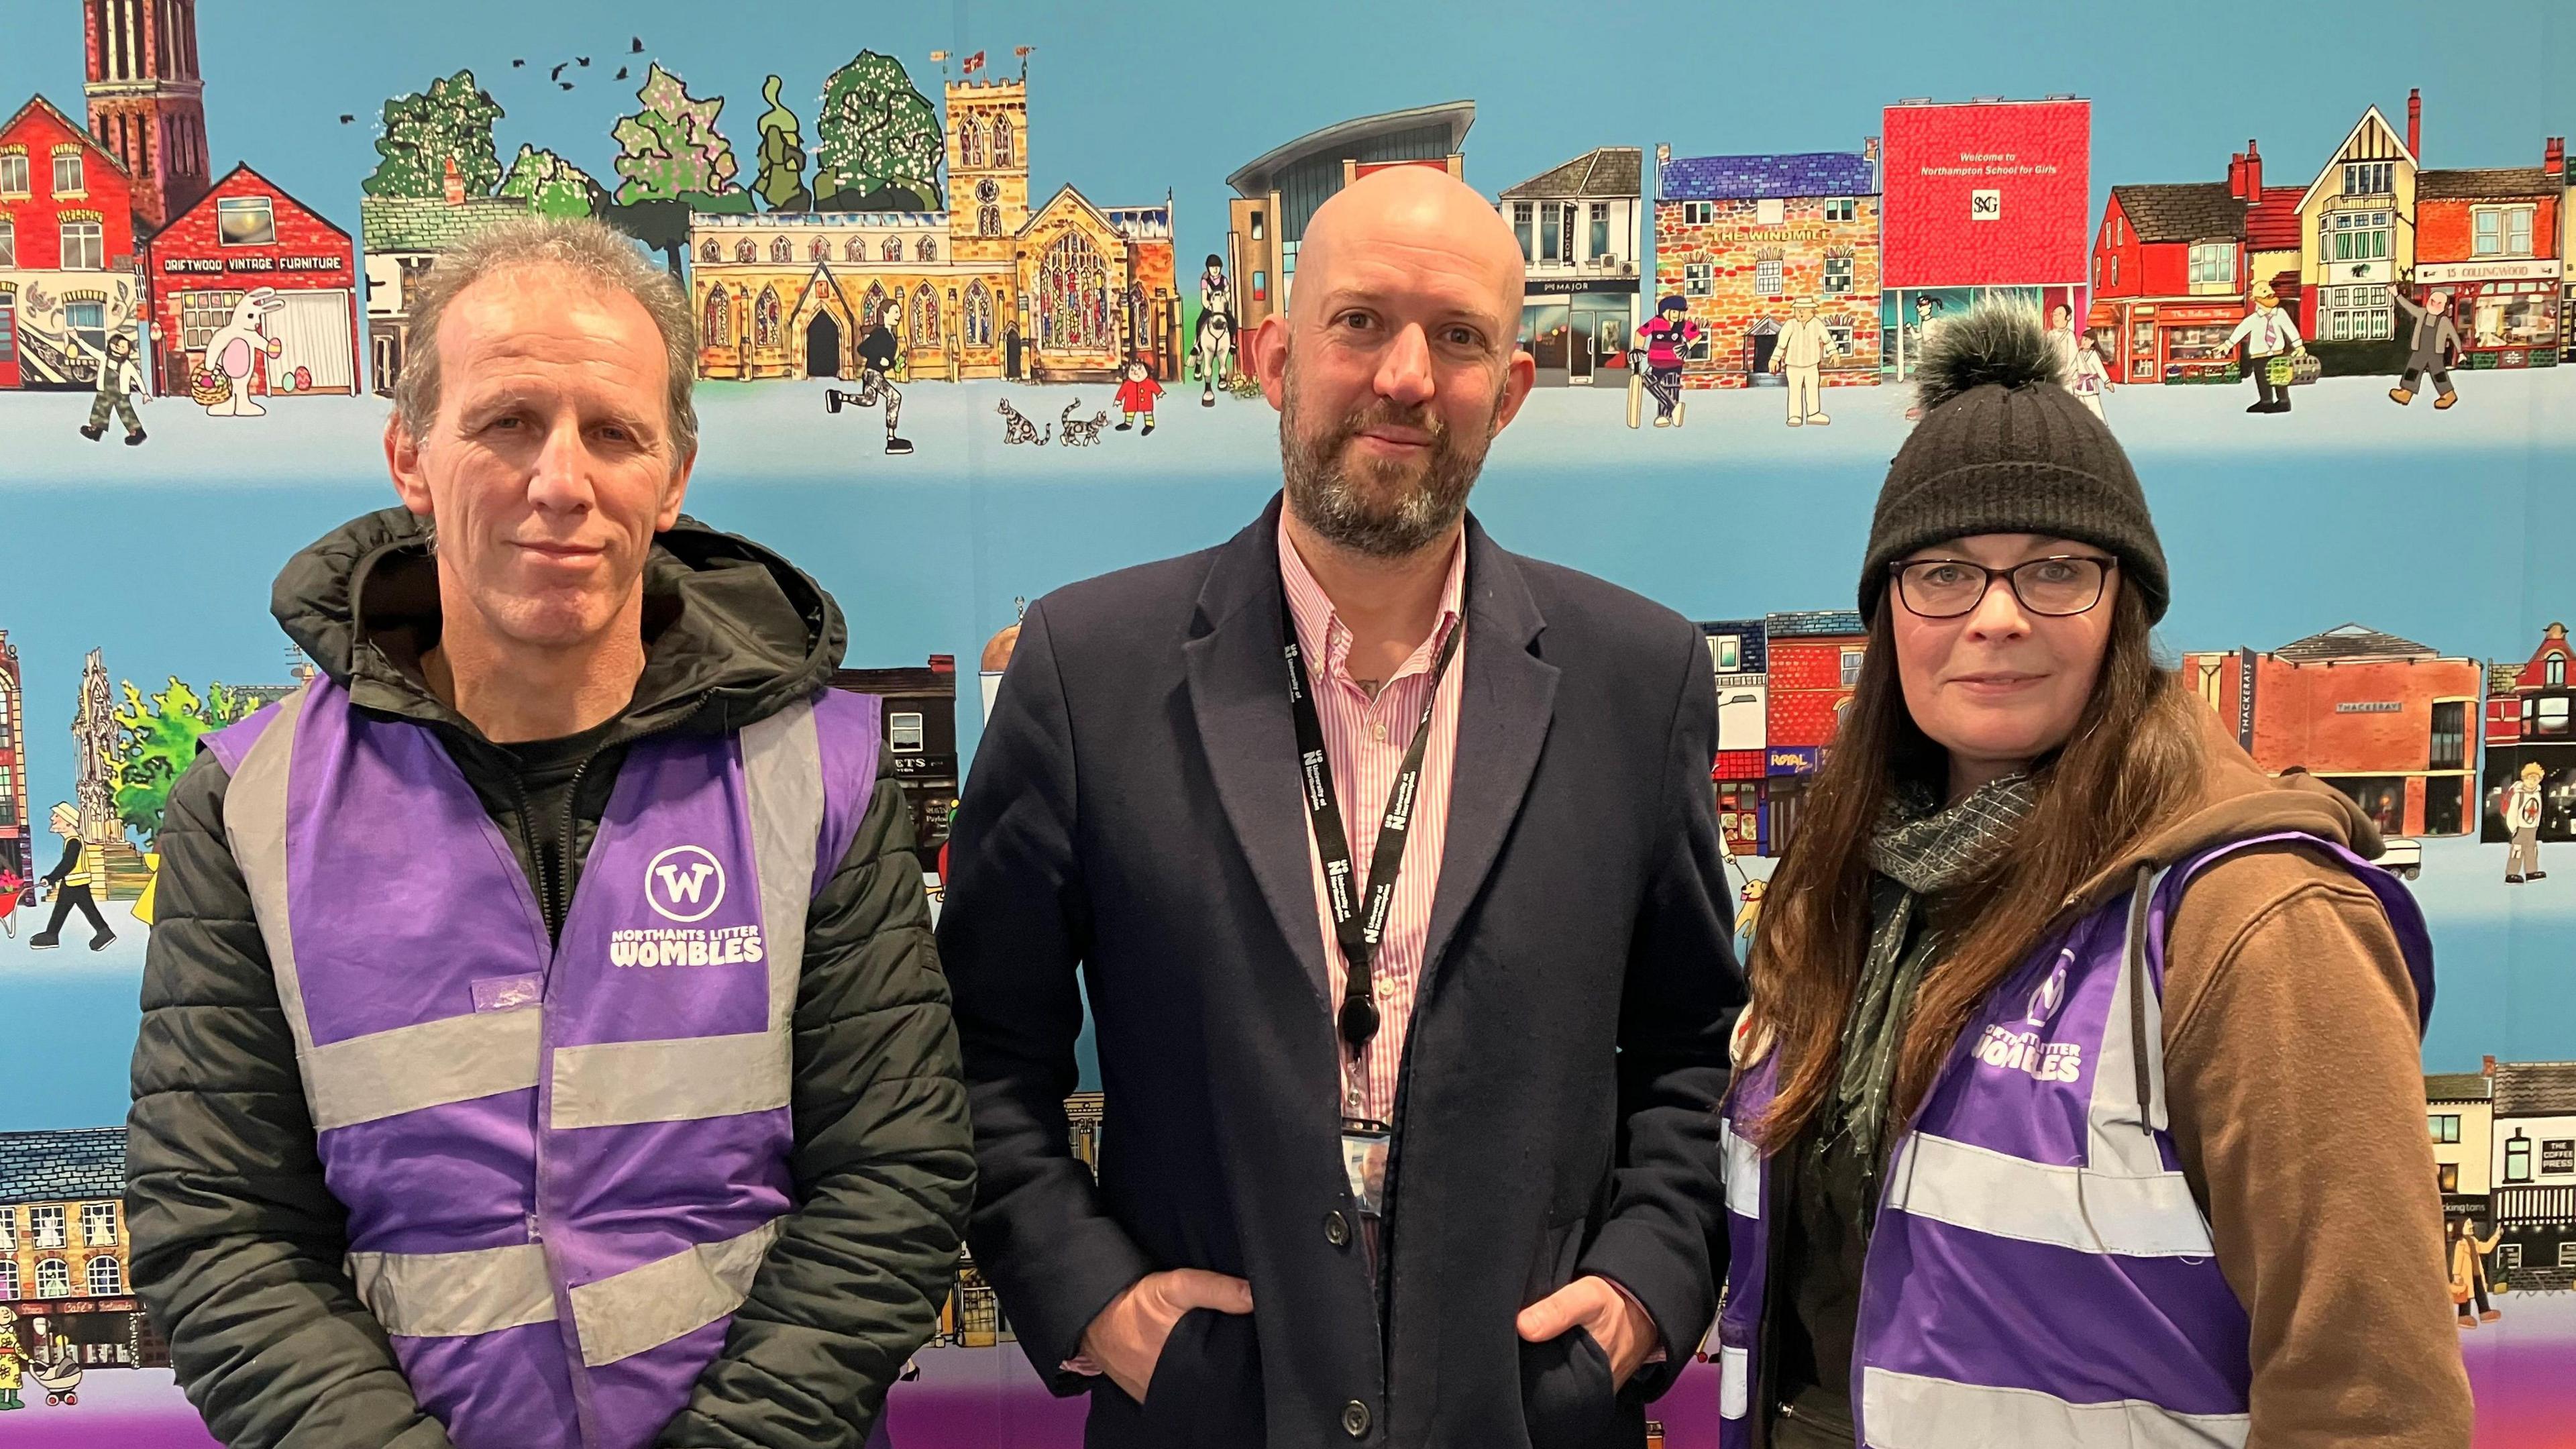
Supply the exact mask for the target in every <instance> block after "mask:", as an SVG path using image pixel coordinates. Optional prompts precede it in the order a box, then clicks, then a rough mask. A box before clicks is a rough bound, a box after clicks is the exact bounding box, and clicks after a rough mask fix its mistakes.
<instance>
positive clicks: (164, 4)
mask: <svg viewBox="0 0 2576 1449" xmlns="http://www.w3.org/2000/svg"><path fill="white" fill-rule="evenodd" d="M81 17H82V35H83V39H84V41H85V43H86V47H87V49H88V52H89V56H88V59H89V79H88V83H87V84H86V85H84V86H82V87H81V90H82V92H83V94H84V95H85V96H86V97H87V98H88V100H89V129H90V134H91V135H93V136H96V137H97V138H98V139H99V142H100V144H102V145H104V146H106V147H107V148H108V149H109V150H110V151H113V152H115V153H116V159H117V160H118V161H119V162H120V163H122V164H123V165H124V167H125V169H126V172H127V173H128V174H129V175H131V176H132V177H133V178H134V214H135V216H136V217H137V218H138V219H139V220H140V222H141V223H142V229H143V230H144V231H145V232H146V233H150V232H154V231H158V230H160V229H161V228H162V227H163V226H166V225H168V224H169V221H170V218H172V217H174V216H177V215H178V214H179V213H180V212H181V211H183V210H185V209H186V208H187V206H188V205H189V204H190V203H191V202H194V201H195V200H196V199H197V198H198V197H200V196H202V195H204V194H205V191H206V176H207V174H208V172H209V169H210V168H209V167H208V166H207V164H206V105H205V82H204V81H203V80H202V79H200V78H199V77H198V74H197V0H81Z"/></svg>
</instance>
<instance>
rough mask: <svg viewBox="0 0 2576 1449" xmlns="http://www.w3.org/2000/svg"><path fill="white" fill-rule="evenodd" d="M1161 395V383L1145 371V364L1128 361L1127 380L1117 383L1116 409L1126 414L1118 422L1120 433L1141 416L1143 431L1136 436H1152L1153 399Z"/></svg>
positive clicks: (1134, 424) (1130, 426)
mask: <svg viewBox="0 0 2576 1449" xmlns="http://www.w3.org/2000/svg"><path fill="white" fill-rule="evenodd" d="M1162 395H1163V385H1162V384H1161V383H1159V382H1156V381H1155V380H1154V379H1153V377H1152V375H1151V374H1149V373H1148V372H1146V370H1145V364H1144V363H1142V362H1133V361H1131V362H1129V363H1128V364H1127V380H1126V381H1125V382H1122V383H1120V384H1118V410H1119V411H1120V412H1122V413H1124V414H1126V419H1125V421H1123V422H1121V423H1119V424H1118V431H1119V432H1122V433H1123V432H1125V431H1127V430H1128V429H1129V428H1132V427H1134V426H1136V420H1137V419H1138V418H1143V419H1144V420H1145V431H1143V432H1141V433H1139V434H1137V436H1138V437H1141V438H1150V437H1152V436H1154V399H1156V398H1158V397H1161V396H1162Z"/></svg>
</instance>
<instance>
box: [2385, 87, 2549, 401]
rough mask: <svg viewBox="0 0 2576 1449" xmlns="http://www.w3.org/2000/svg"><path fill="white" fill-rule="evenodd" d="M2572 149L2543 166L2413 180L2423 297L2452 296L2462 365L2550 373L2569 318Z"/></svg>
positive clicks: (2545, 152) (2435, 173)
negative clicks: (2565, 283)
mask: <svg viewBox="0 0 2576 1449" xmlns="http://www.w3.org/2000/svg"><path fill="white" fill-rule="evenodd" d="M2566 198H2567V143H2566V141H2565V139H2564V138H2561V137H2556V136H2553V137H2551V138H2549V140H2548V142H2547V144H2546V145H2545V146H2544V147H2543V148H2542V151H2541V162H2540V164H2539V165H2537V166H2497V167H2480V168H2474V169H2468V170H2430V169H2428V170H2425V171H2421V172H2418V173H2417V174H2416V178H2415V275H2414V278H2413V280H2414V283H2415V286H2416V289H2417V291H2418V292H2422V291H2427V290H2430V289H2432V288H2436V287H2439V288H2442V289H2445V290H2447V291H2449V292H2450V293H2451V300H2452V308H2451V312H2452V315H2453V316H2454V317H2456V318H2458V319H2459V328H2460V340H2461V342H2462V344H2463V345H2464V346H2465V347H2466V349H2467V353H2468V355H2467V356H2466V357H2465V358H2463V359H2462V360H2461V365H2462V366H2464V367H2549V366H2553V365H2555V364H2556V363H2557V361H2558V349H2559V344H2560V339H2561V337H2562V336H2563V335H2564V333H2565V326H2566V324H2565V320H2564V319H2563V318H2562V317H2561V316H2560V315H2559V313H2560V293H2559V289H2560V284H2561V282H2562V280H2563V278H2564V273H2565V271H2566V263H2565V260H2564V256H2563V252H2564V238H2563V231H2564V228H2565V225H2566V219H2565V217H2564V216H2563V215H2562V212H2563V210H2564V208H2565V205H2566Z"/></svg>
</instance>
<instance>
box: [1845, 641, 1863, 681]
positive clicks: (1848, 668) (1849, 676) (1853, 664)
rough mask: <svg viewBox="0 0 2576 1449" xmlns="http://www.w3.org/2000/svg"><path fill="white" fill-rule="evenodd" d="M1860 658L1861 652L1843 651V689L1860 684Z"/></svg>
mask: <svg viewBox="0 0 2576 1449" xmlns="http://www.w3.org/2000/svg"><path fill="white" fill-rule="evenodd" d="M1860 656H1861V651H1860V650H1858V649H1846V650H1844V651H1843V688H1845V689H1849V688H1851V687H1853V686H1854V685H1856V684H1859V683H1860Z"/></svg>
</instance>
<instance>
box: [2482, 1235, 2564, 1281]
mask: <svg viewBox="0 0 2576 1449" xmlns="http://www.w3.org/2000/svg"><path fill="white" fill-rule="evenodd" d="M2569 1241H2570V1242H2576V1239H2570V1240H2569ZM2559 1246H2560V1247H2562V1248H2563V1247H2565V1246H2566V1244H2565V1243H2561V1244H2560V1245H2559ZM2495 1265H2496V1266H2497V1267H2498V1268H2501V1269H2503V1270H2504V1271H2505V1272H2507V1273H2517V1272H2520V1271H2521V1270H2522V1244H2520V1243H2500V1244H2498V1245H2497V1246H2496V1250H2495Z"/></svg>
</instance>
